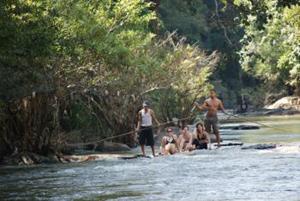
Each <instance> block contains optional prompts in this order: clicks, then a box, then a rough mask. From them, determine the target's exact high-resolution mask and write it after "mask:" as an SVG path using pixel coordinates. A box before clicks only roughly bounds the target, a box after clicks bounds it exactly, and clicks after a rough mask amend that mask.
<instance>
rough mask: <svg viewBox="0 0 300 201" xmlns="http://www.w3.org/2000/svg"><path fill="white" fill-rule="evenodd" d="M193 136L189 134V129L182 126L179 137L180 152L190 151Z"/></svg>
mask: <svg viewBox="0 0 300 201" xmlns="http://www.w3.org/2000/svg"><path fill="white" fill-rule="evenodd" d="M192 142H193V135H192V134H191V133H190V132H189V127H188V126H184V127H183V129H182V130H181V134H180V136H179V147H180V151H181V152H182V151H192V150H193V146H192Z"/></svg>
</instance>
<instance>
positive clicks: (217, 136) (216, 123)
mask: <svg viewBox="0 0 300 201" xmlns="http://www.w3.org/2000/svg"><path fill="white" fill-rule="evenodd" d="M212 127H213V131H214V134H215V135H216V140H217V146H218V147H219V146H220V141H221V139H220V132H219V125H218V119H215V120H214V121H213V123H212Z"/></svg>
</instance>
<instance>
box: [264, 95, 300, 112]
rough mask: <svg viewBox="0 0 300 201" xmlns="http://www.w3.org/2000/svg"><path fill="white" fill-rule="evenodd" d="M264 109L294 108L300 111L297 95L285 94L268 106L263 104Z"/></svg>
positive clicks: (299, 101) (299, 99) (299, 98)
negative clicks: (285, 95)
mask: <svg viewBox="0 0 300 201" xmlns="http://www.w3.org/2000/svg"><path fill="white" fill-rule="evenodd" d="M265 108H266V109H270V110H274V109H295V110H298V111H300V97H299V96H287V97H283V98H281V99H279V100H278V101H276V102H275V103H273V104H272V105H269V106H265Z"/></svg>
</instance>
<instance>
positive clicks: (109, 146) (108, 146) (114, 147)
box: [95, 141, 130, 152]
mask: <svg viewBox="0 0 300 201" xmlns="http://www.w3.org/2000/svg"><path fill="white" fill-rule="evenodd" d="M95 151H101V152H119V151H130V148H129V147H128V146H127V145H126V144H121V143H116V142H106V141H105V142H103V143H101V144H98V145H97V146H96V147H95Z"/></svg>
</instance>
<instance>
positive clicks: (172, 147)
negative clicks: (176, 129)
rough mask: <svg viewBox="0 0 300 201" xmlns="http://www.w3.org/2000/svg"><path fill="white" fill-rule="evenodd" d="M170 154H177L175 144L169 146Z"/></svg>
mask: <svg viewBox="0 0 300 201" xmlns="http://www.w3.org/2000/svg"><path fill="white" fill-rule="evenodd" d="M169 153H170V154H175V153H176V145H175V144H169Z"/></svg>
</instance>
